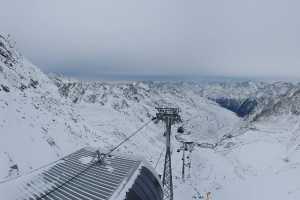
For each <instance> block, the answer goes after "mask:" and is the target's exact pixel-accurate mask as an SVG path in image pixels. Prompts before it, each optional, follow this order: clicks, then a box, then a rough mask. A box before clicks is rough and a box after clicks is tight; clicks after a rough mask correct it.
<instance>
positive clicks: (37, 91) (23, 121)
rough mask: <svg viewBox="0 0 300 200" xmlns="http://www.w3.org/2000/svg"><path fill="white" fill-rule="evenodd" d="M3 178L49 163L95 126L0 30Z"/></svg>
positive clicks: (87, 136)
mask: <svg viewBox="0 0 300 200" xmlns="http://www.w3.org/2000/svg"><path fill="white" fill-rule="evenodd" d="M0 88H1V89H0V137H1V139H0V163H1V165H0V180H1V179H7V178H9V177H12V176H15V175H17V174H22V173H25V172H27V171H30V170H31V169H32V168H36V167H39V166H41V165H43V164H47V163H49V162H51V161H53V160H55V159H58V158H59V157H61V156H63V155H65V154H66V153H68V152H72V151H73V150H74V149H76V148H79V147H80V146H83V145H85V144H86V143H87V142H90V140H92V138H93V137H95V136H94V132H93V131H92V130H91V129H90V128H89V127H88V126H87V125H85V123H84V119H83V118H82V117H81V116H80V115H78V114H77V113H76V112H75V111H74V110H73V109H72V107H71V105H70V104H69V103H67V102H64V101H62V99H61V98H60V96H59V93H58V91H57V88H56V87H55V85H54V84H53V83H52V82H51V81H50V80H49V79H48V77H47V76H46V75H45V74H44V73H42V72H41V71H40V70H39V69H38V68H37V67H35V66H34V65H32V64H31V63H30V62H29V61H27V60H26V59H25V58H24V57H23V56H22V55H21V54H20V53H19V52H18V51H17V50H16V48H15V47H14V46H13V42H11V41H10V39H9V38H5V37H2V36H0Z"/></svg>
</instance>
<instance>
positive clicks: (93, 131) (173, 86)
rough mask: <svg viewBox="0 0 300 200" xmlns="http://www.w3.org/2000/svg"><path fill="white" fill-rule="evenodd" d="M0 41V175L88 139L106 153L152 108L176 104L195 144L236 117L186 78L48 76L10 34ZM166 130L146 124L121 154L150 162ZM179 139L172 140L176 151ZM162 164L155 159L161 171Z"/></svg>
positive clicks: (212, 137)
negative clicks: (129, 79) (139, 79)
mask: <svg viewBox="0 0 300 200" xmlns="http://www.w3.org/2000/svg"><path fill="white" fill-rule="evenodd" d="M0 47H1V51H0V52H1V63H0V66H1V72H0V84H1V91H0V103H1V104H0V113H1V115H0V133H1V135H0V137H1V139H0V163H1V167H0V175H1V176H0V178H1V180H9V179H10V178H12V177H15V176H16V175H21V174H25V173H27V172H29V171H31V170H32V169H36V168H38V167H40V166H42V165H44V164H48V163H50V162H52V161H55V160H57V159H58V158H60V157H62V156H64V155H66V154H67V153H70V152H73V151H75V150H77V149H79V148H81V147H82V146H85V145H92V146H98V147H101V148H102V149H103V150H104V151H107V150H109V149H110V148H112V147H113V146H114V145H116V144H117V143H119V142H120V141H121V140H123V139H124V138H125V137H126V136H128V135H129V134H131V133H132V132H133V131H135V130H136V129H137V128H138V127H140V126H141V125H142V124H144V123H145V122H146V121H148V120H150V119H151V118H152V117H153V116H155V109H154V108H155V107H156V106H166V105H171V106H178V107H180V108H181V109H182V113H181V114H182V117H183V119H184V120H185V122H184V123H185V125H186V126H187V127H191V130H189V131H188V132H187V133H188V134H189V135H188V136H189V137H190V138H193V139H194V141H195V142H202V141H205V142H216V141H218V140H219V139H220V138H222V136H223V135H224V134H227V133H228V132H230V131H231V130H232V129H234V128H235V127H238V126H239V123H240V119H239V118H238V117H237V116H236V115H235V114H234V113H232V112H230V111H228V110H225V109H223V108H221V107H219V106H218V105H217V104H216V103H214V102H212V101H210V100H208V99H206V98H202V97H200V96H199V94H198V92H197V90H191V89H190V87H191V86H190V85H189V84H185V83H153V82H83V81H78V80H69V79H65V78H61V77H56V78H52V80H50V79H49V78H48V77H47V76H46V75H45V74H43V73H42V72H41V71H40V70H39V69H38V68H37V67H35V66H34V65H32V64H31V63H30V62H29V61H27V60H26V59H25V58H24V57H23V56H22V55H21V54H20V53H19V52H18V51H17V50H16V48H15V47H14V46H13V45H11V42H10V41H9V39H7V38H3V37H1V45H0ZM53 80H54V81H53ZM163 131H164V126H163V125H162V124H161V123H159V124H151V125H149V126H148V127H146V128H145V129H143V131H142V134H139V135H137V136H136V137H134V138H133V139H132V140H131V141H129V142H128V143H126V144H125V145H123V146H122V148H120V149H119V152H120V153H122V154H132V155H134V156H143V157H145V158H146V159H147V160H148V161H149V162H150V163H152V165H153V166H154V165H156V162H157V161H158V158H159V157H160V154H161V152H162V151H163V147H164V137H163V136H162V135H163ZM174 133H176V130H175V129H174ZM176 145H177V143H176V141H175V140H174V150H173V151H174V152H175V151H176ZM174 155H175V154H174ZM162 164H163V163H162V160H160V162H159V163H158V168H157V169H158V171H159V172H161V168H162ZM173 166H174V170H175V169H177V168H178V169H179V168H180V165H179V164H177V163H174V165H173ZM175 184H177V182H176V181H175Z"/></svg>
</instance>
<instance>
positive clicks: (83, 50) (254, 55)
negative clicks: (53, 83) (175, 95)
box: [0, 0, 300, 77]
mask: <svg viewBox="0 0 300 200" xmlns="http://www.w3.org/2000/svg"><path fill="white" fill-rule="evenodd" d="M0 5H1V12H0V22H1V32H5V33H10V34H11V35H12V36H13V37H14V38H15V39H16V41H17V43H18V46H19V48H20V49H21V51H22V52H23V53H24V54H25V55H26V56H27V57H29V59H31V60H32V61H33V62H34V63H35V64H37V65H38V66H39V67H41V68H42V69H44V70H45V71H47V72H49V71H55V72H64V73H69V74H76V75H78V76H89V75H90V74H99V75H100V74H127V75H128V74H133V75H139V74H140V75H146V74H151V75H168V76H169V75H174V76H176V77H177V76H180V75H183V76H184V75H186V76H189V75H193V76H195V75H205V76H207V75H212V76H298V74H300V56H299V54H300V39H299V35H300V34H299V33H300V21H299V18H300V13H299V12H298V8H299V6H300V2H299V1H292V0H219V1H217V0H190V1H186V0H181V1H179V0H152V1H148V0H147V1H146V0H126V1H124V0H109V1H108V0H106V1H105V0H88V1H86V0H85V1H83V0H78V1H74V0H51V1H50V0H48V1H46V0H44V1H41V0H26V1H16V0H11V1H2V2H0Z"/></svg>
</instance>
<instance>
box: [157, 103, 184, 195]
mask: <svg viewBox="0 0 300 200" xmlns="http://www.w3.org/2000/svg"><path fill="white" fill-rule="evenodd" d="M156 110H157V111H158V113H156V118H157V120H161V121H163V122H164V123H165V125H166V132H165V133H164V135H165V136H166V155H165V163H164V173H163V180H162V183H163V190H164V200H173V181H172V164H171V129H172V125H173V124H175V123H178V122H181V121H182V120H181V117H180V115H179V112H180V110H179V108H156Z"/></svg>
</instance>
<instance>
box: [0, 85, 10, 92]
mask: <svg viewBox="0 0 300 200" xmlns="http://www.w3.org/2000/svg"><path fill="white" fill-rule="evenodd" d="M1 87H2V89H3V91H5V92H10V90H9V87H8V86H6V85H1Z"/></svg>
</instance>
